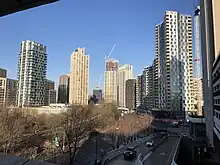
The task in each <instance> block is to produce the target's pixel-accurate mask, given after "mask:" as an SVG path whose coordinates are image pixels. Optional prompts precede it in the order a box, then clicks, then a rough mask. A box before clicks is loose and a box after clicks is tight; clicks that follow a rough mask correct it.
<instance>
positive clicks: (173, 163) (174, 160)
mask: <svg viewBox="0 0 220 165" xmlns="http://www.w3.org/2000/svg"><path fill="white" fill-rule="evenodd" d="M181 140H182V136H180V138H179V140H178V142H177V145H176V149H175V153H174V156H173V160H172V163H171V165H177V163H176V161H177V158H178V154H179V149H180V143H181Z"/></svg>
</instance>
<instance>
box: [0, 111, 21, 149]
mask: <svg viewBox="0 0 220 165" xmlns="http://www.w3.org/2000/svg"><path fill="white" fill-rule="evenodd" d="M24 123H25V120H24V118H23V116H22V113H21V111H20V110H16V111H13V110H7V109H3V110H1V111H0V146H1V150H2V151H3V152H4V153H8V152H13V151H14V150H15V149H16V148H17V147H18V146H19V144H20V143H21V141H22V138H23V134H24V132H25V124H24Z"/></svg>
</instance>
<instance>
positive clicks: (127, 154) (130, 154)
mask: <svg viewBox="0 0 220 165" xmlns="http://www.w3.org/2000/svg"><path fill="white" fill-rule="evenodd" d="M123 156H124V160H129V159H133V158H135V157H136V156H137V151H136V148H135V147H128V148H127V149H126V150H125V151H124V152H123Z"/></svg>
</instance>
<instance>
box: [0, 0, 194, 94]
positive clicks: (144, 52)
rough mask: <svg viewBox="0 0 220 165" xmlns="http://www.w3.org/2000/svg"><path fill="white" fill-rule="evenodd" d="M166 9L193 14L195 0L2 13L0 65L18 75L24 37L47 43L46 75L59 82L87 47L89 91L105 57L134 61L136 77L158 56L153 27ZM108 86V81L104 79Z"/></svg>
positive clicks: (88, 2)
mask: <svg viewBox="0 0 220 165" xmlns="http://www.w3.org/2000/svg"><path fill="white" fill-rule="evenodd" d="M166 10H175V11H179V12H181V13H185V14H191V15H192V14H193V0H60V1H58V2H56V3H53V4H49V5H45V6H41V7H37V8H33V9H29V10H25V11H22V12H18V13H15V14H11V15H8V16H4V17H0V30H1V31H0V67H2V68H6V69H7V70H8V77H10V78H16V75H17V60H18V53H19V49H20V42H21V41H22V40H27V39H28V40H33V41H36V42H39V43H42V44H44V45H46V46H47V50H48V72H47V78H48V79H51V80H54V81H56V82H57V80H58V77H59V76H60V75H61V74H67V73H68V72H69V70H70V68H69V66H70V55H71V53H72V51H74V50H75V49H76V48H77V47H85V48H86V52H87V54H88V55H90V80H89V88H90V90H89V91H90V92H91V91H92V89H93V88H95V86H96V83H97V81H98V79H99V77H100V75H101V74H103V72H104V57H105V54H108V53H109V51H110V49H111V47H112V46H113V44H115V43H116V44H117V45H116V47H115V50H114V52H113V53H112V57H113V58H115V59H117V60H119V62H120V64H132V65H133V68H134V73H135V74H134V76H136V75H137V74H140V73H141V71H142V69H143V67H144V66H146V65H150V64H151V63H152V61H153V59H154V28H155V25H156V24H158V23H160V22H161V21H162V20H163V17H164V13H165V11H166ZM101 87H103V80H102V81H101Z"/></svg>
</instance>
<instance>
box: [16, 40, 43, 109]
mask: <svg viewBox="0 0 220 165" xmlns="http://www.w3.org/2000/svg"><path fill="white" fill-rule="evenodd" d="M46 70H47V51H46V46H44V45H42V44H39V43H37V42H34V41H29V40H26V41H22V43H21V50H20V53H19V60H18V106H19V107H24V106H42V105H44V92H45V81H46Z"/></svg>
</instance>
